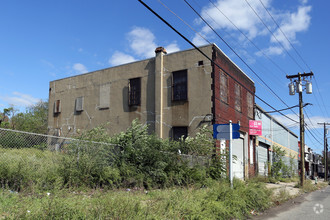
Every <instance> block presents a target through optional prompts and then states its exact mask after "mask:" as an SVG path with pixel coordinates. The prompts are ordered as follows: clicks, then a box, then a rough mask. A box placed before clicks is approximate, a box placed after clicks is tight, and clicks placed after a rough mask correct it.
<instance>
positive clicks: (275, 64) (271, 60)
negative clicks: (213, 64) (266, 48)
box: [195, 0, 286, 74]
mask: <svg viewBox="0 0 330 220" xmlns="http://www.w3.org/2000/svg"><path fill="white" fill-rule="evenodd" d="M195 2H196V1H195ZM209 2H211V4H212V5H213V6H214V7H215V8H216V9H217V10H218V11H219V12H220V13H221V14H222V15H223V16H224V17H225V18H226V19H227V20H228V21H229V22H230V23H231V24H232V25H233V26H234V27H235V28H236V29H237V30H238V31H239V32H240V33H241V34H242V35H243V36H244V37H245V38H246V39H247V40H248V41H249V42H250V43H251V44H252V45H253V46H254V47H255V48H257V50H258V51H259V52H261V53H262V54H263V55H264V56H265V57H266V58H267V59H268V60H269V61H270V62H272V63H273V64H274V66H276V67H277V68H278V69H279V70H280V71H281V72H282V73H284V74H286V73H285V71H284V70H283V69H282V68H281V67H280V66H279V65H278V64H277V63H275V62H274V61H273V59H271V58H270V57H269V56H268V55H267V54H266V53H264V52H263V50H261V49H260V48H259V47H258V46H257V45H256V44H255V43H254V42H253V41H252V40H251V39H250V38H249V37H248V36H247V35H246V34H245V33H244V32H243V31H242V30H241V29H239V28H238V27H237V25H236V24H235V23H234V22H233V21H232V20H231V19H230V18H229V17H228V16H227V15H226V14H225V13H223V12H222V11H221V10H220V9H219V7H218V6H217V5H216V4H214V2H213V1H211V0H209ZM209 17H210V18H211V16H210V15H209ZM211 19H212V20H213V21H214V22H215V23H217V22H216V21H215V20H214V19H213V18H211ZM217 24H218V23H217Z"/></svg>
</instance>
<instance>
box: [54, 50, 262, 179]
mask: <svg viewBox="0 0 330 220" xmlns="http://www.w3.org/2000/svg"><path fill="white" fill-rule="evenodd" d="M199 49H200V50H201V51H203V53H205V54H206V55H207V56H208V57H209V58H211V59H212V61H210V60H209V59H207V58H206V57H205V56H203V55H202V54H201V53H200V52H198V51H197V50H195V49H190V50H185V51H179V52H176V53H171V54H166V50H165V49H164V48H157V49H156V51H155V53H156V55H155V57H153V58H150V59H146V60H142V61H137V62H133V63H129V64H124V65H120V66H116V67H111V68H107V69H103V70H98V71H95V72H91V73H87V74H82V75H78V76H73V77H69V78H64V79H59V80H55V81H52V82H50V85H49V103H50V107H51V106H52V104H53V108H49V120H48V123H49V126H48V128H49V134H52V135H60V136H73V135H76V134H78V133H80V132H81V131H82V130H88V129H91V128H93V127H96V126H99V125H101V124H104V123H105V122H107V128H108V131H109V133H110V134H114V133H118V132H120V131H123V130H125V129H126V128H127V127H129V126H130V124H131V122H132V120H134V119H136V118H138V119H139V120H140V121H141V122H142V123H145V124H148V125H149V131H150V133H155V134H157V135H158V136H159V137H160V138H174V139H176V138H178V137H181V136H182V135H185V136H188V135H189V136H194V135H195V133H196V132H197V131H198V129H199V128H200V127H201V126H203V125H208V126H210V128H211V126H212V124H214V123H220V124H223V123H228V121H229V120H232V122H233V123H240V125H241V129H240V135H241V137H240V139H237V140H235V141H234V151H233V153H234V154H235V155H237V156H238V159H239V160H238V163H237V165H236V167H234V169H236V170H237V172H234V175H235V176H236V177H239V178H244V177H247V176H248V173H249V165H248V164H250V163H249V161H250V160H251V161H253V160H254V158H249V155H250V152H252V151H253V144H252V143H253V142H252V139H251V138H250V136H249V134H248V121H249V120H251V119H253V118H254V112H253V106H254V93H255V86H254V82H253V81H252V80H251V79H250V78H249V77H248V76H247V75H246V74H245V73H244V72H243V71H242V70H241V69H240V68H239V67H238V66H237V65H235V64H234V63H233V62H232V61H231V60H230V59H229V58H228V57H227V56H226V55H225V54H224V53H223V52H222V51H221V50H220V49H219V48H218V47H217V46H216V45H215V44H210V45H206V46H202V47H200V48H199ZM219 67H221V69H220V68H219ZM251 144H252V145H251ZM222 145H226V143H225V142H224V143H222ZM250 148H251V149H250ZM252 155H253V154H252Z"/></svg>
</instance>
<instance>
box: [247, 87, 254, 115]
mask: <svg viewBox="0 0 330 220" xmlns="http://www.w3.org/2000/svg"><path fill="white" fill-rule="evenodd" d="M246 100H247V114H248V117H249V118H253V95H252V94H251V93H249V92H247V97H246Z"/></svg>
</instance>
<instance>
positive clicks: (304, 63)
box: [259, 0, 312, 71]
mask: <svg viewBox="0 0 330 220" xmlns="http://www.w3.org/2000/svg"><path fill="white" fill-rule="evenodd" d="M259 2H260V3H261V5H262V6H263V8H264V9H265V10H266V12H267V13H268V15H269V16H270V17H271V18H272V20H273V21H274V23H275V24H276V26H277V28H278V29H279V30H280V31H281V33H282V34H283V36H284V37H285V39H286V40H287V41H288V42H289V44H290V46H291V47H292V48H293V49H294V51H295V52H296V54H297V55H298V56H299V58H300V59H301V60H302V62H303V63H304V64H305V65H306V67H307V69H309V70H310V71H311V70H312V69H311V68H310V67H309V66H308V64H307V63H306V61H305V60H304V59H303V58H302V56H301V55H300V54H299V53H298V51H297V50H296V48H295V47H294V46H293V44H292V43H291V41H290V40H289V39H288V37H287V36H286V34H284V32H283V31H282V28H281V27H280V26H279V25H278V23H277V22H276V20H275V19H274V17H273V16H272V15H271V13H270V12H269V11H268V9H267V8H266V6H265V5H264V3H263V2H262V1H261V0H259Z"/></svg>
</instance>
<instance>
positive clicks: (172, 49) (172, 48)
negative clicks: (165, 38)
mask: <svg viewBox="0 0 330 220" xmlns="http://www.w3.org/2000/svg"><path fill="white" fill-rule="evenodd" d="M155 49H156V48H155ZM165 49H166V51H167V53H174V52H177V51H179V50H180V47H179V45H177V43H171V44H169V45H167V46H165Z"/></svg>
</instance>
